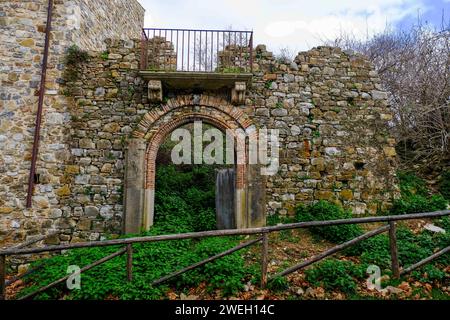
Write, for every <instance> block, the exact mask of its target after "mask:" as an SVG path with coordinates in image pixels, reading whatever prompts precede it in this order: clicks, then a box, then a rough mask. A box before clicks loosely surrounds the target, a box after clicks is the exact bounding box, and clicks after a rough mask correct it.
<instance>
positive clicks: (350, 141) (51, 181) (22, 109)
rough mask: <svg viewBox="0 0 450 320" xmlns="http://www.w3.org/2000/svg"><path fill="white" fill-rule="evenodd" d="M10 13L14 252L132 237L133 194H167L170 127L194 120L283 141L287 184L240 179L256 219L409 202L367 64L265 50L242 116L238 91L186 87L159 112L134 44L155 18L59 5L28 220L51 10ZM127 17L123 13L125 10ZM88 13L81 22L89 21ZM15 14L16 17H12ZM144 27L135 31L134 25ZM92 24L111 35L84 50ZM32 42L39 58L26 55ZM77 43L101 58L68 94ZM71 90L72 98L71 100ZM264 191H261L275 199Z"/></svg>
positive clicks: (7, 94) (10, 236) (0, 169)
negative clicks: (67, 69)
mask: <svg viewBox="0 0 450 320" xmlns="http://www.w3.org/2000/svg"><path fill="white" fill-rule="evenodd" d="M98 1H99V2H100V3H99V4H98V5H99V7H101V8H105V7H104V3H103V1H100V0H98ZM119 2H121V1H119ZM7 3H8V6H7V7H6V10H5V9H3V8H2V9H1V10H3V11H0V19H1V20H0V26H1V27H2V30H3V29H5V30H7V31H8V32H7V33H6V34H7V35H6V36H4V35H3V32H2V34H0V40H2V41H3V40H4V42H5V43H7V45H6V46H7V48H8V50H7V51H6V50H5V52H3V47H2V54H4V56H5V59H3V58H2V61H1V65H0V66H1V68H2V71H6V72H2V74H1V77H2V78H1V81H2V91H1V92H0V94H1V95H2V98H1V100H0V103H1V104H2V105H1V107H2V108H1V111H0V129H1V130H0V149H1V151H2V153H1V154H0V236H1V238H2V239H1V240H2V241H3V242H5V240H12V241H23V240H24V239H26V238H27V237H30V236H33V235H36V234H41V233H46V232H48V231H50V230H55V229H58V230H61V231H62V232H63V233H62V235H61V236H60V237H59V238H57V239H53V241H54V242H60V241H61V242H68V241H72V242H75V241H84V240H99V239H101V238H102V237H104V236H105V235H115V234H120V233H122V232H123V230H124V228H126V217H125V216H124V211H126V210H125V207H124V196H125V188H126V186H128V187H129V186H133V187H134V186H136V191H137V192H135V193H134V196H135V198H133V199H127V200H128V201H127V206H128V205H129V204H130V203H133V201H141V200H142V198H145V197H151V195H148V194H145V193H144V191H143V189H144V186H145V187H148V188H145V189H147V190H152V188H153V190H154V187H155V186H154V180H152V174H153V173H154V167H152V159H153V157H154V155H155V152H156V144H158V141H160V140H161V139H162V138H163V137H164V136H165V135H166V134H167V133H169V132H170V130H172V129H174V128H175V127H177V126H178V125H181V124H183V123H186V122H188V121H192V120H193V119H201V120H203V121H206V122H209V123H211V124H213V125H215V126H217V127H219V128H221V129H224V128H235V127H243V128H246V127H247V126H249V125H251V124H253V125H255V126H256V127H260V128H262V127H267V128H269V129H270V128H273V129H279V130H280V133H281V137H280V139H281V143H282V150H281V153H280V155H281V158H280V170H279V172H278V174H276V175H275V176H270V177H268V178H267V179H260V177H258V176H257V174H256V173H255V172H256V171H257V170H253V168H250V167H248V168H244V167H242V168H240V169H239V168H238V172H240V173H239V174H238V182H239V181H242V183H241V184H240V186H241V187H243V188H244V189H245V188H247V186H248V188H249V190H248V195H249V197H248V198H247V200H246V201H247V203H246V204H242V206H243V207H245V206H247V207H252V208H253V206H254V205H255V203H258V202H259V201H261V199H264V203H263V206H264V207H265V209H266V210H267V213H268V214H272V213H279V214H282V215H286V214H292V213H293V210H294V207H295V206H296V205H297V204H299V203H309V202H312V201H315V200H318V199H325V200H329V201H333V202H336V203H339V204H341V205H343V206H346V207H350V208H352V209H353V211H354V212H355V213H356V214H364V213H369V214H373V213H375V212H376V211H377V210H383V209H386V207H388V206H389V203H390V202H391V199H392V196H393V195H394V194H395V193H396V184H395V174H394V169H395V150H394V143H395V141H394V140H393V139H391V138H390V136H389V134H388V126H387V123H388V121H389V120H390V119H391V114H390V111H389V107H388V104H387V96H386V94H385V93H384V92H383V89H382V88H381V86H380V81H379V78H378V76H377V74H376V72H375V71H374V70H373V67H372V66H371V65H370V64H369V63H368V62H367V61H366V60H365V59H364V58H363V57H361V56H359V55H355V54H353V53H347V52H342V51H341V50H340V49H337V48H329V47H319V48H315V49H313V50H311V51H308V52H304V53H300V54H299V55H298V56H297V57H296V58H295V61H294V62H293V63H285V62H283V61H277V60H276V59H275V58H274V57H273V56H272V54H271V53H270V52H268V51H267V50H266V48H265V46H258V47H257V48H256V50H255V52H254V74H253V80H252V84H251V86H247V90H246V95H245V96H246V99H245V103H243V104H242V105H237V106H232V105H231V103H230V102H231V101H230V97H229V94H227V93H226V92H214V91H213V92H206V91H205V92H197V91H196V92H195V94H194V93H193V92H188V91H185V90H183V91H176V90H172V91H164V92H163V94H164V99H163V102H162V103H155V102H151V101H150V100H149V98H148V84H147V82H146V81H145V80H143V78H142V77H141V76H140V75H139V67H140V65H139V61H140V58H141V42H140V41H139V40H134V41H131V40H129V39H127V38H129V37H131V38H135V39H138V38H139V34H137V35H136V36H134V37H133V35H134V34H135V33H136V32H140V26H142V24H140V23H141V22H142V21H134V20H133V19H125V20H123V19H120V11H119V10H118V11H117V12H116V13H115V14H117V15H118V16H119V18H117V19H116V18H115V17H116V16H114V15H113V14H112V13H111V14H108V16H107V17H103V16H102V14H101V13H102V12H106V11H104V10H99V11H92V12H95V14H92V15H90V17H91V18H90V19H88V18H83V19H81V20H77V19H73V20H67V19H63V18H62V17H67V16H70V17H72V16H74V15H76V12H77V10H78V9H73V10H72V11H71V9H70V8H71V7H70V5H73V6H74V7H76V8H88V7H87V5H88V4H86V3H85V2H83V1H82V2H81V5H80V6H79V7H77V6H76V3H77V1H63V2H59V3H57V5H56V10H57V12H59V14H57V16H61V21H59V20H58V18H56V20H55V24H56V27H55V28H56V29H55V31H54V35H53V39H52V42H51V48H52V55H51V60H50V61H51V62H50V71H49V83H48V84H47V89H48V90H47V94H46V101H45V112H44V114H45V121H44V123H43V131H42V140H41V147H40V161H39V162H38V166H37V168H38V172H39V174H40V176H39V178H40V181H39V184H37V186H36V190H35V196H34V197H33V200H34V207H33V210H25V209H24V203H25V197H26V193H25V190H26V182H27V173H28V170H29V157H30V150H31V141H32V132H33V125H34V124H33V122H34V115H35V113H34V111H35V110H34V108H35V106H36V104H37V102H36V101H37V100H36V99H37V97H35V96H34V88H35V87H37V85H38V83H36V81H37V80H38V75H39V69H38V67H39V59H40V54H41V52H42V48H41V46H42V42H43V39H42V34H40V33H35V30H36V29H38V28H41V29H42V27H39V23H40V24H42V23H43V22H42V21H44V20H45V15H44V13H43V12H44V10H45V5H44V1H42V3H41V4H40V5H37V6H36V2H33V3H32V2H20V4H18V3H17V2H7ZM88 3H90V1H88ZM121 3H122V4H123V5H126V6H130V5H132V4H131V3H134V4H135V5H136V6H135V7H132V8H131V9H130V8H129V9H128V10H132V11H133V14H134V15H136V17H138V18H139V19H141V18H142V17H143V10H142V8H140V6H138V5H137V4H136V3H135V2H134V1H130V2H128V1H127V2H121ZM63 4H64V5H63ZM118 8H122V7H120V3H119V4H118ZM13 9H14V10H13ZM120 10H124V9H123V8H122V9H120ZM13 11H14V14H13V13H12V12H13ZM22 11H23V12H24V13H23V14H24V15H26V14H30V13H29V12H30V11H33V12H35V13H36V14H33V16H34V17H40V18H39V19H40V20H42V21H39V22H36V21H35V20H33V19H35V18H33V19H30V20H31V22H32V23H31V22H30V21H28V20H26V21H22V20H21V19H26V18H22V17H20V15H21V13H20V12H22ZM18 12H19V14H18ZM83 12H84V14H81V16H83V15H85V14H87V12H90V11H83ZM5 16H6V17H7V20H4V19H2V18H4V17H5ZM12 16H14V18H12ZM16 16H17V17H16ZM79 16H80V15H79ZM39 19H38V20H39ZM111 19H112V20H111ZM139 19H137V20H139ZM5 21H6V22H5ZM77 21H78V22H77ZM95 21H97V22H96V23H95ZM101 21H105V23H104V24H105V25H107V26H103V28H104V32H102V31H101V30H102V29H101V25H102V23H99V22H101ZM111 21H118V23H124V24H125V23H126V25H124V27H123V28H116V29H117V30H120V32H121V33H120V34H111V33H112V31H113V30H114V28H110V22H111ZM133 21H134V22H135V24H134V25H129V24H130V23H132V22H133ZM23 23H25V24H23ZM30 23H31V24H32V25H30V26H29V24H30ZM91 23H94V25H96V26H97V25H99V29H98V32H93V33H92V34H93V35H95V37H93V38H90V37H88V35H89V33H86V36H83V37H82V38H84V40H83V41H80V40H79V39H77V35H80V34H84V33H83V32H80V31H79V29H77V26H80V28H82V26H83V25H85V26H89V25H90V24H91ZM139 24H140V25H139ZM36 25H37V26H36ZM138 25H139V27H138ZM19 26H20V27H19ZM58 28H59V29H58ZM21 29H23V30H25V29H27V30H28V29H29V30H28V31H26V32H25V31H24V32H25V33H23V36H26V38H23V39H22V38H21V37H19V36H18V35H17V31H15V30H19V31H20V30H21ZM57 30H59V31H60V32H61V34H59V33H57V32H58V31H57ZM77 30H78V31H77ZM124 30H130V33H127V32H126V31H124ZM131 30H133V31H131ZM33 32H34V33H35V34H34V33H33ZM77 32H78V33H77ZM19 34H20V32H19ZM99 35H107V36H108V37H112V38H114V39H108V40H107V41H104V39H101V43H102V45H100V44H99V43H100V42H99V41H100V38H101V36H99ZM58 37H61V39H60V40H58V39H59V38H58ZM118 38H122V40H118ZM25 40H26V41H25ZM22 41H25V43H22ZM31 42H33V45H32V47H26V46H24V45H30V44H31ZM72 43H78V44H79V45H80V46H82V48H83V46H84V48H85V49H96V50H90V51H89V55H90V59H89V61H88V62H87V63H83V64H80V66H79V68H80V71H81V72H80V78H79V79H78V81H76V82H73V83H68V84H66V85H65V86H61V84H62V81H61V77H62V72H63V70H64V65H63V56H64V51H65V49H66V48H67V47H68V46H70V45H71V44H72ZM105 52H107V54H106V55H105V54H104V53H105ZM169 55H171V53H170V52H169ZM17 57H19V58H17ZM171 57H172V55H171ZM149 59H152V58H151V57H149ZM33 60H35V62H33V63H31V62H24V61H33ZM20 61H21V62H20ZM21 64H23V65H21ZM27 68H28V69H27ZM5 73H6V74H5ZM14 74H17V76H14ZM33 86H34V87H33ZM68 87H70V89H71V90H70V92H71V93H72V96H71V97H65V96H63V95H61V94H60V93H61V92H62V91H63V89H67V88H68ZM5 88H8V90H6V89H5ZM136 139H141V140H140V142H139V141H138V142H136ZM149 141H152V143H149ZM136 143H137V145H134V144H136ZM130 146H132V148H134V149H133V150H136V152H137V153H136V154H134V155H130V154H129V155H128V157H130V156H132V157H135V160H136V161H137V162H139V161H140V165H141V166H142V167H145V168H147V171H146V172H144V175H141V174H139V175H133V174H130V170H131V169H132V168H126V163H127V152H128V149H129V148H130ZM146 155H147V157H146ZM127 171H128V173H127ZM249 172H251V174H250V175H248V173H249ZM249 177H250V178H249ZM239 179H240V180H239ZM248 179H250V180H248ZM238 184H239V183H238ZM255 186H256V187H255ZM252 188H253V189H252ZM258 190H259V191H261V190H262V192H263V193H264V197H261V195H260V194H259V193H258ZM255 199H256V200H255ZM145 210H149V208H145ZM145 210H144V211H145ZM245 210H247V209H245ZM128 218H129V217H128ZM133 219H138V220H139V221H140V222H139V224H141V225H143V226H148V225H149V224H151V221H149V217H147V216H146V215H145V212H142V214H141V215H139V214H138V215H137V216H135V217H133ZM247 219H249V220H248V221H247V222H245V223H244V222H243V224H242V225H245V226H252V225H260V224H263V223H264V222H263V221H261V220H260V217H258V216H254V217H253V216H252V217H251V218H247Z"/></svg>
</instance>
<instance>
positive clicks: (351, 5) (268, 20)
mask: <svg viewBox="0 0 450 320" xmlns="http://www.w3.org/2000/svg"><path fill="white" fill-rule="evenodd" d="M424 1H425V0H370V3H369V2H368V1H364V0H340V1H336V0H315V1H308V0H223V1H219V0H184V1H183V0H165V1H161V0H140V2H141V3H142V4H143V6H144V7H145V8H146V9H147V20H146V26H153V27H184V28H205V29H222V28H226V27H228V26H230V25H232V26H233V28H235V29H247V30H248V29H253V30H254V31H255V40H256V42H257V43H265V44H267V45H268V48H269V49H272V50H274V51H276V50H277V49H279V48H280V47H284V46H286V45H288V46H289V47H291V48H292V49H294V50H304V49H308V48H309V47H312V46H316V45H320V44H321V42H322V40H324V39H332V38H334V37H336V36H338V35H339V34H340V33H341V32H351V33H353V34H354V35H355V36H358V37H363V36H365V35H366V33H367V32H368V33H373V32H377V31H381V30H383V29H384V28H385V26H386V24H388V23H390V24H394V23H397V22H399V21H401V20H402V19H404V18H406V17H414V16H415V15H417V12H418V10H419V9H420V11H421V12H422V13H423V12H425V11H426V10H427V9H428V8H427V7H426V5H425V2H424ZM446 1H450V0H446Z"/></svg>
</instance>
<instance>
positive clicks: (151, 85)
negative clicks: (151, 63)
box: [148, 80, 163, 102]
mask: <svg viewBox="0 0 450 320" xmlns="http://www.w3.org/2000/svg"><path fill="white" fill-rule="evenodd" d="M148 98H149V100H150V101H151V102H162V100H163V93H162V83H161V81H159V80H150V81H149V82H148Z"/></svg>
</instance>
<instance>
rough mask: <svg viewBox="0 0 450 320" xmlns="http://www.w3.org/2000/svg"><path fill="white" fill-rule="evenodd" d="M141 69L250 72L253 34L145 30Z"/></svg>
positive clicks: (215, 31) (143, 33) (247, 32)
mask: <svg viewBox="0 0 450 320" xmlns="http://www.w3.org/2000/svg"><path fill="white" fill-rule="evenodd" d="M141 69H142V70H150V71H185V72H225V73H242V72H252V71H253V31H231V30H196V29H159V28H145V29H143V32H142V54H141Z"/></svg>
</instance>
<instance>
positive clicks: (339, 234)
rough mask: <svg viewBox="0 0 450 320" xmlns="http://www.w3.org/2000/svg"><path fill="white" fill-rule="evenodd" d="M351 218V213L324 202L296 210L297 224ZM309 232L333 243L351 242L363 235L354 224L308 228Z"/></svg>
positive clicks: (299, 207) (359, 228)
mask: <svg viewBox="0 0 450 320" xmlns="http://www.w3.org/2000/svg"><path fill="white" fill-rule="evenodd" d="M352 217H353V216H352V213H351V211H349V210H345V209H343V208H342V207H340V206H337V205H335V204H332V203H329V202H326V201H319V202H317V203H315V204H312V205H309V206H304V205H300V206H298V207H297V209H296V219H297V221H298V222H302V221H324V220H339V219H349V218H352ZM309 230H310V231H311V232H312V233H313V234H315V235H317V236H320V237H321V238H323V239H326V240H328V241H331V242H334V243H342V242H345V241H348V240H351V239H353V238H355V237H358V236H360V235H361V234H362V233H363V232H362V229H361V227H360V226H359V225H355V224H345V225H336V226H327V227H313V228H309Z"/></svg>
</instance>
